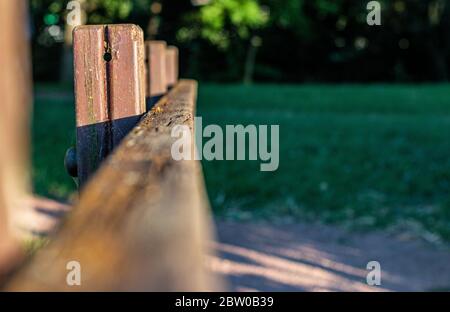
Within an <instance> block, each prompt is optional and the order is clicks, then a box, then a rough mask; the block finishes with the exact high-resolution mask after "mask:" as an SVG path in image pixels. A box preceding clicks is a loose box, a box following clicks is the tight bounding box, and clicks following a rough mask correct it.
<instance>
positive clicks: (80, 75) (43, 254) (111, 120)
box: [0, 2, 221, 291]
mask: <svg viewBox="0 0 450 312" xmlns="http://www.w3.org/2000/svg"><path fill="white" fill-rule="evenodd" d="M2 3H3V2H2ZM8 3H10V2H8ZM0 7H1V6H0ZM12 7H13V6H12V5H10V6H9V8H4V9H5V10H6V12H8V10H12V9H13V8H12ZM0 11H2V10H0ZM1 23H2V22H0V24H1ZM0 26H2V25H0ZM0 29H2V27H0ZM23 40H24V39H23ZM74 43H75V44H74V57H75V91H76V109H77V151H76V154H77V158H76V159H77V161H76V162H77V163H76V167H77V170H76V175H78V178H79V179H80V183H81V186H82V191H81V194H80V197H79V200H78V201H77V203H76V204H75V205H74V207H73V210H72V212H71V213H70V214H69V215H68V216H67V218H66V220H65V222H64V223H63V225H62V227H61V229H60V230H59V231H58V232H57V233H56V234H55V235H54V236H52V237H51V240H50V243H49V244H48V245H47V246H46V247H44V248H42V249H41V250H39V251H38V252H37V253H36V254H35V255H34V256H33V257H31V258H30V259H28V260H27V261H25V262H24V263H23V264H22V265H20V266H19V267H18V268H17V269H16V271H14V273H13V274H12V275H11V276H10V278H9V279H8V280H7V282H6V283H5V284H4V286H3V288H4V289H5V290H8V291H29V290H38V291H47V290H56V291H80V290H81V291H97V290H102V291H130V290H138V291H152V290H157V291H162V290H168V291H200V290H218V289H220V288H221V282H220V281H219V279H218V278H216V277H214V276H213V275H212V274H211V273H210V271H209V270H208V266H207V263H208V259H209V257H210V256H212V251H211V250H209V248H208V245H209V243H210V242H211V240H212V239H213V235H212V233H213V229H212V222H211V216H210V211H209V210H210V209H209V204H208V200H207V196H206V192H205V186H204V181H203V174H202V170H201V166H200V164H199V163H198V162H197V161H194V160H192V161H175V160H174V159H173V158H172V155H171V147H172V144H173V142H174V140H175V138H173V137H172V136H171V130H172V127H173V126H175V125H184V126H187V127H189V128H190V129H191V130H192V131H191V133H192V134H193V130H194V126H195V125H194V115H195V105H196V97H197V83H196V82H195V81H193V80H180V81H178V78H177V77H178V63H177V56H178V51H177V49H176V48H174V47H170V48H166V46H165V44H164V43H162V42H156V43H155V42H146V43H144V41H143V34H142V31H141V30H140V29H139V28H138V27H137V26H134V25H100V26H82V27H79V28H77V29H76V30H75V32H74ZM6 44H8V43H5V45H6ZM2 46H4V45H2ZM152 46H156V47H157V48H156V50H152ZM155 51H156V52H155ZM167 51H170V52H167ZM145 55H147V57H145ZM158 58H159V61H158ZM0 59H1V58H0ZM24 59H25V56H24V57H23V60H24ZM161 59H162V60H164V64H162V63H156V62H161ZM155 68H157V70H156V69H155ZM167 89H170V91H169V92H168V93H167V92H166V90H167ZM154 90H156V91H154ZM155 97H156V98H155ZM156 100H157V102H156V104H155V103H154V101H156ZM150 108H151V109H150ZM148 109H150V110H149V111H147V110H148ZM49 135H51V134H49ZM0 154H1V152H0ZM0 182H1V181H0ZM3 190H4V189H2V188H1V185H0V199H1V194H2V192H1V191H3ZM0 212H2V210H1V209H0ZM0 251H1V249H0ZM0 256H1V253H0ZM74 262H75V263H78V264H79V265H80V273H81V274H80V276H81V280H80V282H81V283H80V285H70V283H68V282H67V278H68V273H69V269H70V263H74ZM0 273H1V272H0Z"/></svg>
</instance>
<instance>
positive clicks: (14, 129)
mask: <svg viewBox="0 0 450 312" xmlns="http://www.w3.org/2000/svg"><path fill="white" fill-rule="evenodd" d="M26 4H27V3H26V1H23V0H19V1H1V2H0V46H1V47H2V48H1V49H0V68H1V69H2V70H1V71H0V93H1V94H2V96H3V98H2V101H1V102H0V110H1V113H0V282H1V279H2V277H4V276H5V275H6V274H7V272H8V271H9V270H10V268H11V267H12V266H13V265H14V263H15V261H14V259H16V258H18V257H20V253H21V252H20V246H19V245H18V243H17V240H18V239H19V238H20V237H21V236H22V235H23V233H22V232H21V231H20V228H21V227H22V226H23V224H21V221H22V220H21V219H20V218H21V215H22V214H23V213H24V211H26V206H25V205H24V202H25V199H26V198H27V196H28V193H29V189H30V186H29V180H30V179H29V173H30V169H29V163H28V155H29V150H28V147H29V133H28V131H29V122H30V120H29V116H30V104H31V67H30V61H29V60H30V56H29V47H28V40H27V31H26V27H27V25H28V24H27V22H26V21H27V19H26V7H27V6H26Z"/></svg>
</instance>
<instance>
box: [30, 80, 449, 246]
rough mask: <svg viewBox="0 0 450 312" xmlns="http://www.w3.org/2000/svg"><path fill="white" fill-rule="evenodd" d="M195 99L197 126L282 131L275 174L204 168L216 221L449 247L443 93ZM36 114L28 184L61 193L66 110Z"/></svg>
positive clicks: (52, 103)
mask: <svg viewBox="0 0 450 312" xmlns="http://www.w3.org/2000/svg"><path fill="white" fill-rule="evenodd" d="M45 88H46V89H52V88H49V87H45ZM38 90H39V88H38ZM199 91H200V92H199V104H198V115H200V116H202V117H203V123H204V125H206V124H210V123H214V124H219V125H226V124H244V125H247V124H256V125H259V124H278V125H280V166H279V169H278V170H277V171H275V172H260V171H259V162H252V161H215V162H206V161H204V162H203V166H204V172H205V179H206V184H207V187H208V193H209V195H210V199H211V203H212V205H213V208H214V210H215V211H216V213H217V214H221V215H227V216H230V217H236V218H255V217H262V218H273V217H274V216H276V217H289V218H293V219H298V220H304V221H310V220H320V221H323V222H329V223H339V224H341V225H346V226H349V227H352V228H360V229H371V228H386V227H391V228H392V227H401V228H407V229H413V230H414V231H415V232H417V233H420V234H424V235H426V236H427V237H428V238H430V237H434V236H433V235H437V236H440V237H442V238H445V239H450V204H449V203H450V140H449V137H450V85H436V86H431V85H429V86H427V85H424V86H389V85H373V86H364V85H334V86H333V85H332V86H328V85H323V86H321V85H311V86H308V85H304V86H279V85H255V86H241V85H211V84H200V90H199ZM34 117H35V118H34V126H33V142H34V153H33V161H34V181H35V188H36V190H37V192H38V193H40V194H43V195H49V196H52V197H66V196H68V195H69V194H70V193H71V192H73V190H74V183H73V182H72V181H71V179H70V178H69V177H68V176H67V175H66V174H65V171H64V167H63V156H64V152H65V150H66V148H67V147H68V146H70V145H71V144H73V142H74V140H75V135H74V113H73V103H72V101H70V100H67V99H66V100H63V101H61V100H59V101H58V100H45V101H44V100H39V99H38V100H37V101H36V105H35V112H34Z"/></svg>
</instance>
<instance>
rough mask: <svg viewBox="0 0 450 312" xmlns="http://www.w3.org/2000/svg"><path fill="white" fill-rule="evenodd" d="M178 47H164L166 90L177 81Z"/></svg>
mask: <svg viewBox="0 0 450 312" xmlns="http://www.w3.org/2000/svg"><path fill="white" fill-rule="evenodd" d="M178 66H179V65H178V48H177V47H175V46H168V47H167V49H166V80H167V81H166V82H167V88H168V90H171V89H172V88H173V87H174V86H175V84H176V83H177V82H178Z"/></svg>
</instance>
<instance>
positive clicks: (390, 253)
mask: <svg viewBox="0 0 450 312" xmlns="http://www.w3.org/2000/svg"><path fill="white" fill-rule="evenodd" d="M217 231H218V243H217V244H216V248H217V250H218V252H219V258H214V259H213V262H212V265H213V269H214V271H216V272H219V273H221V274H223V275H224V276H225V277H226V278H227V280H228V282H229V284H230V287H231V289H232V290H237V291H246V290H256V291H429V290H450V248H437V247H435V246H430V245H429V244H426V243H422V242H419V241H411V240H401V239H400V238H396V237H392V236H390V235H387V234H384V233H371V234H358V233H348V232H346V231H344V230H341V229H338V228H334V227H329V226H323V225H311V224H290V225H271V224H267V223H235V222H225V221H217ZM372 260H375V261H378V262H379V263H380V264H381V270H382V274H381V283H382V284H381V286H380V287H375V286H368V285H367V284H366V276H367V273H368V270H367V269H366V265H367V263H368V262H369V261H372Z"/></svg>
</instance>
